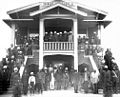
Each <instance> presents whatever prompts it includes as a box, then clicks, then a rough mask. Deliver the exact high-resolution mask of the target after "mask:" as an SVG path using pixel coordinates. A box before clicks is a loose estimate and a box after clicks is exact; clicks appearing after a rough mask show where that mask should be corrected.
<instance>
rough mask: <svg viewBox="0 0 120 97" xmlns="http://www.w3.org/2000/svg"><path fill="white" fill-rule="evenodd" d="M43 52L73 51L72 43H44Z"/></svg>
mask: <svg viewBox="0 0 120 97" xmlns="http://www.w3.org/2000/svg"><path fill="white" fill-rule="evenodd" d="M43 49H44V50H46V51H49V50H51V51H58V50H59V51H73V50H74V42H44V48H43Z"/></svg>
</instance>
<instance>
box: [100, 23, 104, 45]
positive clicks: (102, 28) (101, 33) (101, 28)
mask: <svg viewBox="0 0 120 97" xmlns="http://www.w3.org/2000/svg"><path fill="white" fill-rule="evenodd" d="M103 33H104V25H100V41H101V46H103V41H102V37H103Z"/></svg>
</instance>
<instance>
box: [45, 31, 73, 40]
mask: <svg viewBox="0 0 120 97" xmlns="http://www.w3.org/2000/svg"><path fill="white" fill-rule="evenodd" d="M73 39H74V38H73V32H72V31H63V32H57V31H50V32H45V35H44V41H45V42H73Z"/></svg>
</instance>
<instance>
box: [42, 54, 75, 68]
mask: <svg viewBox="0 0 120 97" xmlns="http://www.w3.org/2000/svg"><path fill="white" fill-rule="evenodd" d="M44 65H45V66H47V67H49V66H52V67H59V66H62V68H63V69H65V68H66V67H68V70H71V68H73V67H74V57H73V56H71V55H48V56H45V57H44Z"/></svg>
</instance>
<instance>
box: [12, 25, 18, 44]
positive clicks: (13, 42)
mask: <svg viewBox="0 0 120 97" xmlns="http://www.w3.org/2000/svg"><path fill="white" fill-rule="evenodd" d="M11 26H12V31H11V32H12V33H11V44H13V46H15V45H16V39H15V32H16V30H17V29H15V24H12V25H11Z"/></svg>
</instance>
